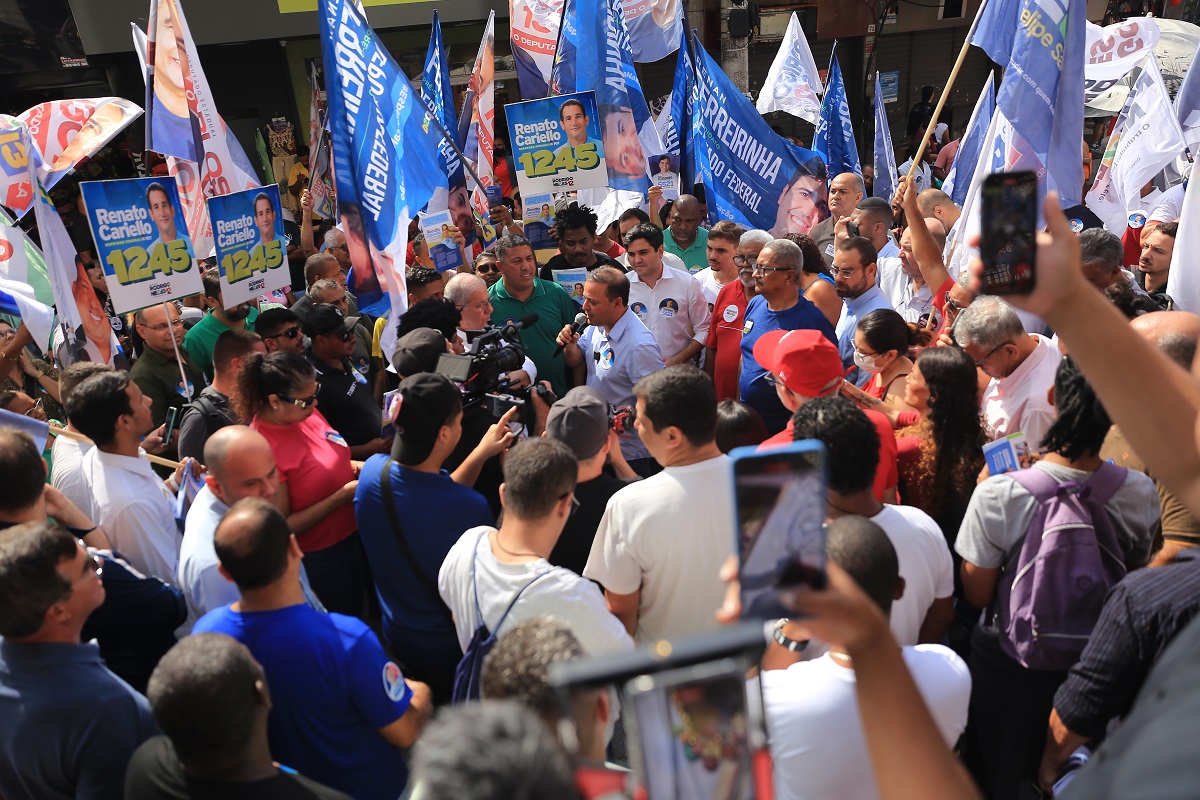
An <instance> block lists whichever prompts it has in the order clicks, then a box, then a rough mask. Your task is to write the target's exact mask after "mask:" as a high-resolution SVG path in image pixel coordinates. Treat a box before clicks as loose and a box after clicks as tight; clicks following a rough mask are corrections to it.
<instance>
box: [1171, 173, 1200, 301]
mask: <svg viewBox="0 0 1200 800" xmlns="http://www.w3.org/2000/svg"><path fill="white" fill-rule="evenodd" d="M1197 252H1200V180H1195V179H1192V180H1190V181H1188V185H1187V192H1185V193H1184V195H1183V209H1182V211H1181V212H1180V214H1179V230H1178V231H1177V232H1176V234H1175V249H1174V250H1173V251H1172V252H1171V271H1170V273H1168V275H1167V294H1168V295H1170V296H1171V297H1172V298H1173V299H1174V300H1175V308H1176V309H1178V310H1180V311H1190V312H1192V313H1193V314H1196V313H1200V268H1198V267H1197V264H1196V253H1197Z"/></svg>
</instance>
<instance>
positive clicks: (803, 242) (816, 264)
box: [780, 233, 829, 275]
mask: <svg viewBox="0 0 1200 800" xmlns="http://www.w3.org/2000/svg"><path fill="white" fill-rule="evenodd" d="M780 238H781V239H787V240H788V241H789V242H792V243H793V244H795V245H796V246H797V247H799V248H800V255H801V264H800V271H801V272H806V273H808V274H809V275H827V274H829V270H827V269H825V259H824V258H823V257H822V256H821V248H819V247H817V243H816V242H815V241H814V240H813V238H812V237H811V236H809V235H808V234H805V233H785V234H783V236H781V237H780Z"/></svg>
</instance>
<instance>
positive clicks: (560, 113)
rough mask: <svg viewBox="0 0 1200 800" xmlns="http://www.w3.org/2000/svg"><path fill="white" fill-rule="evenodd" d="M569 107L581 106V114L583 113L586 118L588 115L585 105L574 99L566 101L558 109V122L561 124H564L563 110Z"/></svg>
mask: <svg viewBox="0 0 1200 800" xmlns="http://www.w3.org/2000/svg"><path fill="white" fill-rule="evenodd" d="M567 106H579V111H580V113H582V114H583V115H584V116H585V117H586V116H587V115H588V113H587V109H586V108H584V107H583V103H581V102H580V101H578V100H576V99H574V98H572V99H570V100H566V101H564V102H563V104H562V105H560V106H559V107H558V121H559V122H562V118H563V109H564V108H566V107H567Z"/></svg>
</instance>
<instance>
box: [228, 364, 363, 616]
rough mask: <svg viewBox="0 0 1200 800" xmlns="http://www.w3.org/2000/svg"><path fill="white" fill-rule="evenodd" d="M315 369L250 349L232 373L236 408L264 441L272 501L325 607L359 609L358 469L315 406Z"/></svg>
mask: <svg viewBox="0 0 1200 800" xmlns="http://www.w3.org/2000/svg"><path fill="white" fill-rule="evenodd" d="M316 405H317V373H316V370H314V369H313V367H312V365H311V364H309V363H308V361H307V360H305V359H304V357H303V356H300V355H297V354H296V353H288V352H278V353H272V354H271V355H269V356H262V355H260V354H252V355H251V356H250V357H249V358H247V359H246V360H245V361H244V362H243V364H242V370H241V374H240V375H239V376H238V397H237V406H238V413H239V414H240V415H241V418H242V419H249V420H252V421H251V423H250V427H251V428H252V429H254V430H256V431H258V432H259V433H261V434H262V435H263V436H265V437H266V439H267V441H268V442H270V443H271V451H272V452H273V453H274V455H275V467H276V469H277V470H278V473H279V491H278V492H277V493H276V495H275V505H276V506H278V507H279V510H280V511H282V512H283V514H284V516H286V517H287V521H288V527H289V528H291V529H292V533H294V534H295V536H296V540H297V542H299V544H300V549H301V550H303V551H304V568H305V570H306V571H307V573H308V581H309V584H310V585H311V586H312V588H313V591H314V592H316V594H317V597H318V598H320V600H321V602H322V603H323V604H324V605H325V607H326V608H327V609H329V610H330V611H336V612H338V613H339V614H349V615H354V616H358V615H361V614H362V601H363V592H364V591H365V589H366V567H365V561H364V557H363V551H362V544H361V543H360V542H359V538H358V523H357V522H356V521H355V519H354V505H353V503H354V491H355V489H356V488H357V487H358V480H357V479H356V478H357V472H358V471H357V468H356V465H355V464H354V463H352V462H351V460H350V448H349V446H348V445H347V444H346V442H345V440H344V439H342V437H341V435H340V434H338V432H337V431H335V430H334V429H333V428H332V427H331V426H330V424H329V423H328V422H326V421H325V417H323V416H322V415H321V412H320V411H318V410H317V408H316Z"/></svg>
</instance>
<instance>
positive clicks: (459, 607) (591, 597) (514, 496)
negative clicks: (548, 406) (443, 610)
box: [438, 438, 633, 656]
mask: <svg viewBox="0 0 1200 800" xmlns="http://www.w3.org/2000/svg"><path fill="white" fill-rule="evenodd" d="M577 471H578V465H577V462H576V459H575V455H574V453H572V452H571V449H570V448H569V447H567V446H566V445H565V444H563V443H562V442H560V441H557V440H555V439H546V438H535V439H526V440H525V441H523V442H521V443H519V444H517V445H516V446H515V447H513V448H512V449H511V450H509V451H508V454H507V455H506V456H505V460H504V483H503V485H501V487H500V502H501V504H502V505H503V506H504V521H503V523H502V524H501V526H500V528H499V529H496V528H492V527H489V526H481V527H478V528H472V529H471V530H469V531H467V532H465V533H464V534H463V535H462V537H461V538H460V539H459V540H458V541H457V542H455V544H454V546H453V547H451V548H450V552H449V553H447V554H446V559H445V561H443V562H442V568H441V570H439V572H438V593H439V594H441V596H442V600H443V601H444V602H445V603H446V606H447V607H448V608H449V609H450V611H451V612H452V613H453V614H454V627H455V629H456V631H457V633H458V641H459V645H460V646H462V648H463V649H464V650H466V647H467V645H468V644H469V643H470V641H471V637H472V636H474V635H475V629H476V628H478V627H479V626H480V625H486V626H487V629H488V631H489V632H491V633H492V634H494V635H496V636H503V635H504V632H505V631H506V630H509V629H511V626H513V625H515V624H516V623H518V622H522V621H524V620H530V619H534V618H536V617H539V616H541V615H549V616H552V617H555V618H557V619H559V620H561V621H562V622H564V623H566V625H567V626H568V627H569V628H570V629H571V632H572V633H573V634H575V638H576V639H578V640H579V642H580V643H581V644H582V645H583V648H584V650H585V651H586V653H587V655H589V656H599V655H608V654H611V653H619V652H625V651H628V650H631V649H633V641H632V640H631V639H630V638H629V635H628V634H627V633H626V632H625V629H624V628H623V627H622V626H621V623H620V621H619V620H618V619H617V618H616V617H614V616H613V615H612V614H611V613H609V610H608V608H607V607H605V605H604V598H603V597H602V596H601V594H600V590H599V589H597V588H596V585H595V584H594V583H592V582H591V581H587V580H584V579H583V578H581V577H579V576H578V575H576V574H575V573H574V572H571V571H570V570H569V569H566V568H564V567H554V566H551V564H550V562H549V561H547V560H546V558H547V556H549V555H550V551H551V550H553V549H554V545H555V543H556V542H557V541H558V537H559V535H560V534H561V533H562V529H563V526H564V525H565V524H566V522H567V517H568V516H569V515H570V514H571V510H572V508H574V505H575V477H576V473H577Z"/></svg>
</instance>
